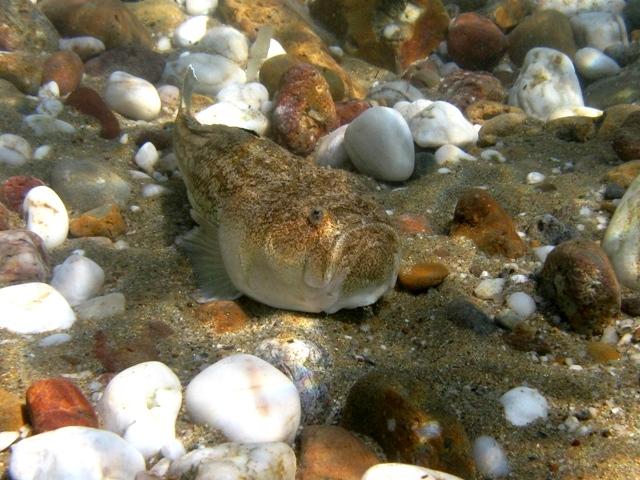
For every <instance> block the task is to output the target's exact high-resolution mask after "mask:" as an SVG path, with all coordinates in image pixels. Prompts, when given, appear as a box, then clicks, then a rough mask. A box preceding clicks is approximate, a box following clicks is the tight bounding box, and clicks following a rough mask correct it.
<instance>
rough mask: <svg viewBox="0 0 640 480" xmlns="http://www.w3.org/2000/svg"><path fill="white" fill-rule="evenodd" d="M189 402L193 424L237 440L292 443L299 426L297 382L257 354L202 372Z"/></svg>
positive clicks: (191, 386)
mask: <svg viewBox="0 0 640 480" xmlns="http://www.w3.org/2000/svg"><path fill="white" fill-rule="evenodd" d="M185 401H186V408H187V412H188V413H189V415H190V416H191V418H192V419H193V420H194V422H196V423H198V424H205V425H208V426H210V427H213V428H216V429H219V430H221V431H222V433H223V434H224V435H225V436H226V437H227V438H228V439H229V440H231V441H234V442H242V443H248V442H286V443H290V442H292V441H293V439H294V438H295V435H296V430H297V429H298V425H299V424H300V414H301V410H300V397H299V394H298V390H297V389H296V387H295V385H294V384H293V382H292V381H291V380H290V379H289V378H288V377H287V376H286V375H284V374H283V373H282V372H280V370H278V369H277V368H275V367H274V366H273V365H271V364H269V363H267V362H265V361H264V360H262V359H260V358H258V357H255V356H253V355H245V354H237V355H231V356H229V357H226V358H223V359H222V360H220V361H218V362H216V363H214V364H213V365H211V366H210V367H208V368H206V369H205V370H203V371H202V372H201V373H199V374H198V375H197V376H196V377H195V378H194V379H193V380H191V382H190V383H189V385H188V386H187V389H186V393H185Z"/></svg>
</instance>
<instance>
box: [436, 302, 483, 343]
mask: <svg viewBox="0 0 640 480" xmlns="http://www.w3.org/2000/svg"><path fill="white" fill-rule="evenodd" d="M443 314H444V316H445V317H446V318H447V320H449V321H451V322H452V323H454V324H456V325H457V326H459V327H462V328H466V329H469V330H473V331H474V332H476V333H478V334H480V335H487V334H489V333H491V332H494V331H495V330H496V326H495V325H494V323H493V321H492V320H491V317H490V316H489V315H487V314H486V313H485V312H484V311H483V310H482V309H481V308H480V307H478V306H476V305H475V304H474V303H473V302H471V301H469V300H466V299H464V298H456V299H454V300H452V301H451V302H449V303H448V304H447V305H446V306H445V307H444V310H443Z"/></svg>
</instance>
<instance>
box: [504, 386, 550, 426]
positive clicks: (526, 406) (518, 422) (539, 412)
mask: <svg viewBox="0 0 640 480" xmlns="http://www.w3.org/2000/svg"><path fill="white" fill-rule="evenodd" d="M500 403H502V406H503V407H504V414H505V417H506V418H507V420H508V421H509V423H511V424H512V425H515V426H516V427H523V426H525V425H529V424H530V423H532V422H535V421H536V420H538V419H543V420H544V419H546V418H547V414H548V411H549V405H548V404H547V400H546V399H545V398H544V397H543V396H542V395H540V393H539V392H538V390H536V389H534V388H529V387H516V388H513V389H511V390H509V391H508V392H507V393H505V394H504V395H502V397H500Z"/></svg>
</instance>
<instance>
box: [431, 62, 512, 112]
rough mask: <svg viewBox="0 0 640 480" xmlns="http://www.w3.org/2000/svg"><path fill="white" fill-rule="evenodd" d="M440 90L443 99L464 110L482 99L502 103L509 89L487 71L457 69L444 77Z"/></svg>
mask: <svg viewBox="0 0 640 480" xmlns="http://www.w3.org/2000/svg"><path fill="white" fill-rule="evenodd" d="M438 92H439V93H440V95H441V97H442V100H445V101H447V102H449V103H451V104H453V105H455V106H456V107H458V108H459V109H460V110H462V111H463V112H464V111H465V110H466V109H467V107H469V105H471V104H472V103H475V102H478V101H481V100H484V101H494V102H498V103H502V102H503V101H504V100H505V99H506V98H507V91H506V90H505V88H504V87H503V86H502V84H501V83H500V81H499V80H498V79H497V78H496V77H494V76H493V75H491V74H490V73H487V72H468V71H464V70H457V71H455V72H453V73H451V74H449V75H447V76H446V77H444V78H443V79H442V83H441V84H440V87H439V89H438Z"/></svg>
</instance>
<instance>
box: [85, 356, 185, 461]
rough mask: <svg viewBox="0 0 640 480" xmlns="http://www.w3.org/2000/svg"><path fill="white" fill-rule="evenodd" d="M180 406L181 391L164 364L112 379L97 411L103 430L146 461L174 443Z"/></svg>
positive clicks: (149, 364) (143, 365)
mask: <svg viewBox="0 0 640 480" xmlns="http://www.w3.org/2000/svg"><path fill="white" fill-rule="evenodd" d="M181 403H182V387H181V385H180V380H179V379H178V377H177V376H176V375H175V373H173V371H171V369H170V368H169V367H167V366H166V365H165V364H163V363H160V362H144V363H139V364H137V365H134V366H133V367H129V368H127V369H125V370H123V371H121V372H120V373H118V374H117V375H116V376H115V377H113V378H112V379H111V381H110V382H109V384H108V385H107V387H106V388H105V390H104V393H103V394H102V398H101V399H100V401H99V402H98V406H97V411H98V414H99V415H100V418H101V419H102V422H103V424H104V428H105V429H107V430H111V431H112V432H114V433H117V434H118V435H120V436H122V438H124V439H125V440H127V441H128V442H129V443H131V444H132V445H133V446H134V447H135V448H136V449H137V450H138V451H139V452H140V453H141V454H142V455H143V456H144V457H145V458H149V457H151V456H153V455H155V454H157V453H158V452H159V451H160V449H161V448H162V447H164V446H165V445H168V444H170V443H172V442H174V441H175V423H176V418H177V417H178V411H179V410H180V405H181Z"/></svg>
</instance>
